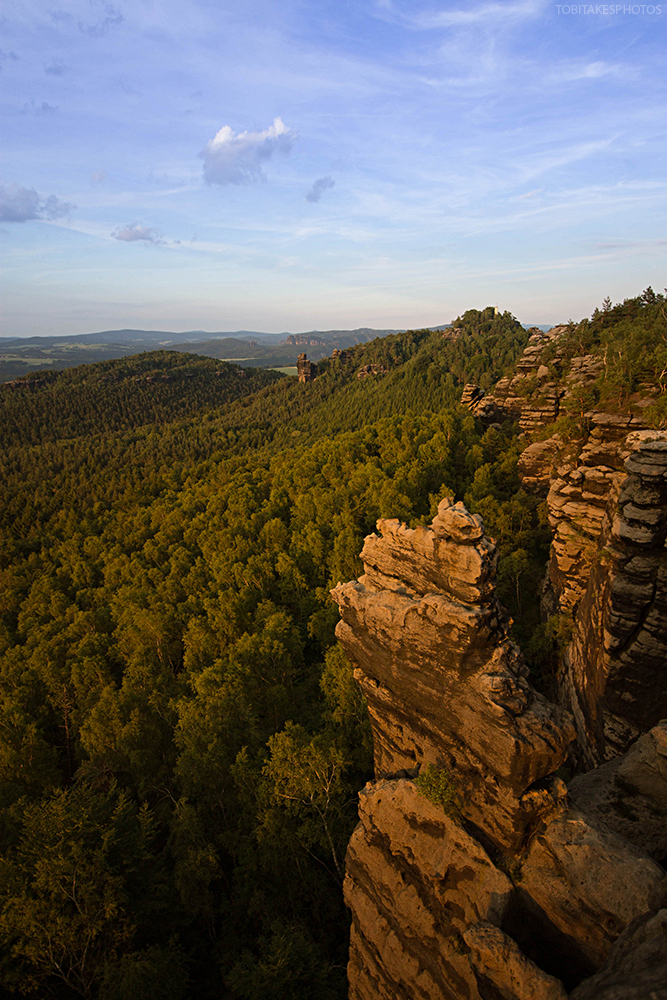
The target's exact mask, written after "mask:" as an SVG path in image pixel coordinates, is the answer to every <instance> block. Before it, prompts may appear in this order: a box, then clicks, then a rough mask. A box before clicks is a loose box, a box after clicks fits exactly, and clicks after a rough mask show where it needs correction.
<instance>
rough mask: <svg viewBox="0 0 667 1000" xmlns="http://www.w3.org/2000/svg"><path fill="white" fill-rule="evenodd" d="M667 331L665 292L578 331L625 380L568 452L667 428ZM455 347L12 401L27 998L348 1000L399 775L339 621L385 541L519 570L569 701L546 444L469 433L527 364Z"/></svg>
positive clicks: (136, 368) (0, 719) (196, 361)
mask: <svg viewBox="0 0 667 1000" xmlns="http://www.w3.org/2000/svg"><path fill="white" fill-rule="evenodd" d="M665 310H666V303H665V297H664V296H662V295H656V294H655V293H653V292H652V290H651V289H647V291H646V292H645V293H643V295H641V296H638V297H637V298H634V299H629V300H626V302H624V303H622V304H620V305H618V306H612V305H611V303H609V302H606V303H604V304H603V306H602V308H601V309H600V310H596V312H595V313H594V315H593V317H592V318H591V319H590V320H585V321H582V323H570V324H569V326H568V329H567V331H566V334H565V335H564V338H563V341H562V345H564V346H562V349H561V351H560V355H559V356H556V355H554V357H553V359H552V363H553V365H554V366H555V368H554V370H555V371H556V370H557V369H558V366H559V365H560V366H561V368H562V367H563V365H566V364H567V359H568V358H571V357H574V356H575V355H577V354H581V353H597V354H599V355H600V356H601V357H602V358H603V359H604V368H603V371H602V374H601V375H600V377H599V379H598V381H597V382H596V383H595V385H594V386H592V387H589V388H587V389H586V395H585V398H583V397H582V398H576V399H574V400H573V401H572V402H571V404H570V408H569V411H568V410H567V409H566V410H564V411H563V413H562V415H561V417H560V418H559V423H558V425H557V429H558V430H559V431H560V432H561V433H562V434H564V435H565V436H567V435H570V436H576V435H577V434H581V433H583V431H584V429H585V421H582V419H581V416H580V414H581V413H583V412H585V411H586V410H588V409H590V408H591V407H592V406H595V405H598V404H599V405H605V406H610V407H625V406H628V405H631V404H632V399H633V398H634V396H633V394H636V393H638V392H639V393H642V392H643V393H644V394H646V392H647V391H650V392H651V393H652V397H651V398H652V399H653V400H654V401H653V403H652V405H651V406H650V407H649V410H648V412H649V420H651V421H653V422H654V423H655V425H656V426H664V425H665V423H667V406H666V405H665V402H666V401H667V391H666V390H667V374H666V373H667V318H666V315H665ZM453 327H454V331H455V335H454V336H452V331H445V332H444V334H443V332H442V331H428V330H421V331H409V332H407V333H404V334H396V335H392V336H388V337H385V338H382V339H378V340H375V341H372V342H370V343H367V344H361V345H357V346H356V347H353V348H351V349H349V350H348V351H347V352H346V354H347V358H346V360H345V361H344V362H341V361H340V360H334V359H325V360H323V361H322V362H320V363H319V372H320V374H319V377H318V378H317V380H316V381H315V382H313V383H307V384H300V383H298V382H297V381H296V380H295V379H292V378H289V377H286V376H283V375H280V374H278V373H277V372H271V371H267V370H262V369H258V368H246V369H244V368H241V367H238V366H236V365H231V364H226V363H224V362H221V361H216V360H215V359H212V358H204V357H198V356H195V355H187V354H182V353H177V352H170V351H156V352H152V353H146V354H141V355H138V356H135V357H127V358H122V359H119V360H112V361H105V362H99V363H96V364H92V365H84V366H81V367H78V368H71V369H67V370H65V371H62V372H32V373H31V374H30V375H27V376H25V377H24V378H23V379H21V380H17V382H18V384H16V383H15V384H13V385H11V386H4V387H2V388H0V408H1V411H2V418H1V419H0V442H1V448H0V452H1V458H0V463H1V465H2V470H1V478H2V483H3V503H2V510H1V515H0V516H1V521H0V841H1V844H0V942H1V945H0V953H1V957H0V995H1V996H3V997H8V998H9V997H16V996H27V997H33V998H44V997H53V998H57V1000H61V998H62V1000H73V998H77V997H83V998H86V1000H89V998H90V1000H93V998H95V1000H130V998H131V1000H153V998H157V997H159V998H164V1000H190V998H195V997H196V998H197V1000H209V998H220V997H226V998H229V1000H311V998H312V1000H343V998H344V997H345V996H346V993H347V986H346V979H345V966H346V961H347V945H348V927H349V920H348V917H347V915H346V911H345V908H344V905H343V900H342V890H341V887H342V880H343V873H344V855H345V847H346V844H347V841H348V839H349V836H350V833H351V831H352V829H353V827H354V825H355V822H356V809H357V793H358V791H359V790H360V789H361V788H362V787H363V785H364V783H365V782H366V781H367V780H369V779H370V778H371V777H372V746H371V737H370V730H369V725H368V721H367V716H366V712H365V707H364V703H363V699H362V697H361V695H360V693H359V692H358V690H357V688H356V686H355V684H354V681H353V679H352V668H351V666H350V664H349V663H348V662H347V661H346V659H345V657H344V655H343V654H342V651H341V649H340V648H339V647H338V646H337V644H336V640H335V635H334V629H335V625H336V622H337V620H338V613H337V608H336V606H335V605H334V604H333V602H332V601H331V598H330V596H329V591H330V589H331V588H332V587H333V586H335V585H336V583H337V582H338V581H345V580H349V579H352V578H354V577H356V576H358V575H359V574H360V572H361V563H360V561H359V552H360V550H361V547H362V544H363V539H364V536H365V535H366V534H368V533H369V532H371V531H372V530H374V527H375V522H376V520H377V519H378V518H379V517H398V518H400V519H401V520H403V521H406V522H408V523H409V524H411V525H414V524H424V523H428V522H429V521H430V519H431V518H432V517H433V515H434V513H435V511H436V510H437V504H438V502H439V500H440V499H441V498H442V497H443V496H445V495H450V496H454V497H455V498H456V499H457V500H458V499H462V500H465V502H466V504H467V505H468V507H469V508H470V509H471V510H473V511H479V512H481V513H482V514H483V516H484V520H485V527H486V530H487V533H488V534H489V535H490V536H492V537H493V538H495V539H496V541H497V542H498V544H499V547H500V551H501V563H500V570H499V594H500V597H501V600H502V601H503V603H504V604H505V605H506V607H507V608H508V610H509V612H510V614H511V615H512V617H513V619H514V625H513V628H514V631H515V637H516V638H517V641H519V643H520V644H521V646H522V648H523V649H524V651H525V652H526V655H527V657H528V659H529V663H530V665H531V668H532V670H533V675H534V678H535V681H536V683H538V684H542V685H543V687H544V688H545V689H548V677H547V676H546V675H547V674H548V672H549V670H550V669H551V667H552V665H553V655H555V654H554V649H555V645H554V643H555V640H554V642H552V643H551V646H550V645H549V643H550V641H551V640H550V639H549V636H550V635H551V633H550V632H549V630H548V628H547V627H546V626H545V623H542V622H540V618H539V608H538V605H537V596H536V595H537V594H538V592H539V584H540V581H541V578H542V576H543V574H544V568H545V563H546V558H547V553H548V547H549V542H550V534H549V528H548V523H547V519H546V508H545V504H544V501H543V500H541V499H540V498H538V497H536V496H534V495H529V494H527V493H525V492H524V491H523V490H522V489H521V486H520V481H519V478H518V475H517V461H518V457H519V455H520V452H521V449H522V447H523V442H521V441H520V440H519V436H518V427H517V426H516V425H515V424H512V423H505V424H502V425H501V426H499V425H494V426H491V427H489V428H485V427H484V426H482V425H481V424H480V423H479V422H478V421H476V420H475V419H474V418H473V416H472V415H471V414H470V413H469V412H467V411H466V410H465V409H464V408H462V407H461V406H460V403H459V400H460V397H461V392H462V389H463V386H464V385H465V384H466V383H470V382H473V383H476V384H477V385H479V386H480V387H481V388H482V389H484V390H488V389H489V388H490V387H491V386H492V385H493V384H494V383H495V382H496V381H497V380H498V379H499V378H501V377H502V376H504V375H511V374H512V373H513V371H514V365H515V363H516V360H517V359H518V358H519V357H520V355H521V353H522V351H523V349H524V347H525V346H526V343H527V341H528V337H529V332H528V331H526V330H525V329H524V328H523V327H522V326H521V324H520V323H519V322H518V321H517V320H516V319H515V318H514V317H513V316H512V315H511V314H510V313H508V312H505V313H502V314H498V313H497V312H496V311H495V310H494V309H493V308H487V309H484V310H476V309H471V310H469V311H467V312H466V313H464V314H463V315H462V316H461V317H459V318H458V319H457V320H456V321H455V323H454V324H453ZM372 364H378V365H381V366H382V367H383V368H384V369H385V371H384V373H382V374H377V375H374V376H369V377H366V378H358V377H357V373H358V371H359V369H360V367H361V366H365V365H372ZM552 632H553V629H552Z"/></svg>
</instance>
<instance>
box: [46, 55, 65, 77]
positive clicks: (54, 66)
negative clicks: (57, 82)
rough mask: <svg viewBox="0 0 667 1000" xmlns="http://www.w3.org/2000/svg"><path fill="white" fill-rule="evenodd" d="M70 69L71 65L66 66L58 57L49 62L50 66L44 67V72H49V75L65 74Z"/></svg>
mask: <svg viewBox="0 0 667 1000" xmlns="http://www.w3.org/2000/svg"><path fill="white" fill-rule="evenodd" d="M68 70H69V66H66V65H65V63H64V62H61V61H60V60H59V59H56V60H55V61H54V62H52V63H49V65H48V66H45V67H44V72H45V73H48V74H49V76H64V75H65V73H67V71H68Z"/></svg>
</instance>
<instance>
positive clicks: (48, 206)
mask: <svg viewBox="0 0 667 1000" xmlns="http://www.w3.org/2000/svg"><path fill="white" fill-rule="evenodd" d="M75 208H76V205H72V204H71V203H70V202H65V201H60V199H59V198H56V196H55V195H54V194H50V195H49V196H48V197H47V198H42V197H40V195H39V194H38V193H37V191H35V189H34V188H26V187H22V186H21V185H20V184H8V185H4V184H0V222H30V221H31V220H33V219H48V220H50V221H54V220H55V219H64V218H69V214H70V212H71V211H72V210H73V209H75Z"/></svg>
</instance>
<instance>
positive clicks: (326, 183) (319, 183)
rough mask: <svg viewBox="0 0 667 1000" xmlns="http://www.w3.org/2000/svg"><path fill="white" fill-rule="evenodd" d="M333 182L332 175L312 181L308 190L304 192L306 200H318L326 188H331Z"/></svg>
mask: <svg viewBox="0 0 667 1000" xmlns="http://www.w3.org/2000/svg"><path fill="white" fill-rule="evenodd" d="M335 183H336V182H335V180H334V179H333V177H320V178H319V179H318V180H316V181H314V183H313V186H312V187H311V189H310V191H307V192H306V201H319V200H320V198H321V197H322V195H323V194H324V192H325V191H326V190H327V188H332V187H333V186H334V184H335Z"/></svg>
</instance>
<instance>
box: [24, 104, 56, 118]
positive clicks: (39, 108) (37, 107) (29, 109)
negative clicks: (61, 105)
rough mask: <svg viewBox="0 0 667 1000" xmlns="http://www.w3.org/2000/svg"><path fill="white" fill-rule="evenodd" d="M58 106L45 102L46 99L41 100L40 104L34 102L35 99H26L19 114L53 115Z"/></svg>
mask: <svg viewBox="0 0 667 1000" xmlns="http://www.w3.org/2000/svg"><path fill="white" fill-rule="evenodd" d="M57 111H58V108H57V107H56V106H55V105H54V104H47V102H46V101H42V103H41V104H36V103H35V101H26V102H25V104H24V105H23V109H22V111H21V114H24V115H32V114H34V115H55V114H56V113H57Z"/></svg>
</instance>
